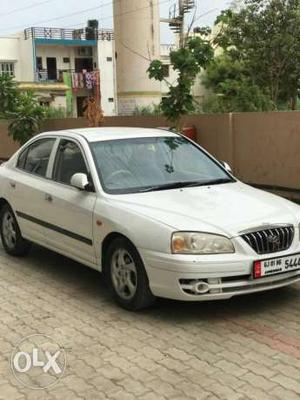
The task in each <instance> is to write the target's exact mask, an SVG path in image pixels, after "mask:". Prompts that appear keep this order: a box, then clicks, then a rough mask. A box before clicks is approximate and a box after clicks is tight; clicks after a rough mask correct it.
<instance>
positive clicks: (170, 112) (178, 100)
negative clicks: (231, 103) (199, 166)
mask: <svg viewBox="0 0 300 400" xmlns="http://www.w3.org/2000/svg"><path fill="white" fill-rule="evenodd" d="M201 33H202V35H201V37H195V38H188V39H187V40H186V42H185V44H184V46H183V47H181V48H179V49H178V50H174V51H171V52H170V61H171V65H172V66H173V69H174V70H175V71H177V72H178V79H177V81H176V83H174V84H170V83H169V82H168V81H167V80H166V78H165V69H164V65H163V63H162V62H161V61H160V60H154V61H152V62H151V64H150V67H149V69H148V73H149V77H150V79H156V80H158V81H160V82H162V81H164V80H165V81H166V82H167V84H168V86H169V92H168V94H167V95H166V97H164V98H163V99H162V101H161V105H160V106H161V111H162V113H163V115H165V116H166V118H167V119H168V120H169V121H170V122H171V124H172V125H173V126H172V127H175V128H176V129H180V126H179V125H180V119H181V117H182V116H183V115H186V114H189V113H192V112H193V111H194V110H195V101H194V99H193V96H192V94H191V89H192V87H193V84H194V82H195V79H196V77H197V75H198V74H199V72H200V71H201V69H202V68H206V67H207V65H208V64H209V63H210V61H211V60H212V58H213V48H212V46H211V44H210V42H209V40H208V35H209V34H210V30H209V29H207V28H203V29H202V30H201Z"/></svg>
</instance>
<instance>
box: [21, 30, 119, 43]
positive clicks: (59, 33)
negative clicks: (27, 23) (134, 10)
mask: <svg viewBox="0 0 300 400" xmlns="http://www.w3.org/2000/svg"><path fill="white" fill-rule="evenodd" d="M24 37H25V40H27V39H30V38H33V39H56V40H83V41H84V40H108V41H110V40H113V39H114V32H113V30H109V29H105V30H104V29H94V28H83V29H64V28H27V29H25V30H24Z"/></svg>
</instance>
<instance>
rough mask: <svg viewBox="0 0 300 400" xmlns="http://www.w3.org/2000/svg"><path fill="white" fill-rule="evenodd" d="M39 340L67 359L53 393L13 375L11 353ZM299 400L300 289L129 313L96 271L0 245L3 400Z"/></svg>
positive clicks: (52, 256) (0, 382)
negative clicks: (52, 343) (47, 339)
mask: <svg viewBox="0 0 300 400" xmlns="http://www.w3.org/2000/svg"><path fill="white" fill-rule="evenodd" d="M37 333H43V334H46V335H49V336H51V337H52V338H53V339H55V340H56V341H57V342H59V343H60V344H61V345H62V346H63V347H64V349H65V351H66V354H67V367H66V371H65V375H64V376H63V378H62V380H61V381H60V382H59V383H58V384H57V385H56V386H54V387H53V388H51V389H45V390H32V389H28V388H25V387H23V386H22V385H21V384H20V383H18V381H17V380H16V379H15V377H14V376H13V374H12V372H11V370H10V366H9V360H10V356H11V353H12V350H13V347H14V346H15V345H16V344H17V343H18V342H19V341H20V340H21V339H22V338H24V337H25V336H27V335H31V334H37ZM299 398H300V284H298V285H295V286H293V287H289V288H285V289H281V290H278V291H274V292H269V293H265V294H259V295H255V296H250V297H242V298H236V299H233V300H230V301H226V302H215V303H193V304H186V303H178V302H173V301H166V300H160V301H159V302H158V303H157V305H156V306H155V307H153V308H151V309H149V310H144V311H142V312H139V313H130V312H126V311H123V310H121V309H119V308H118V307H117V306H116V305H115V304H114V303H113V302H112V301H111V298H110V295H109V294H108V292H107V290H106V289H105V288H104V286H103V282H102V279H101V275H100V274H98V273H97V272H95V271H93V270H89V269H88V268H85V267H83V266H81V265H80V264H77V263H75V262H73V261H70V260H68V259H66V258H64V257H61V256H59V255H56V254H54V253H52V252H49V251H47V250H43V249H41V248H38V247H35V248H34V249H33V250H32V252H31V254H30V256H29V257H27V258H23V259H15V258H11V257H9V256H7V255H6V254H5V253H4V251H3V249H2V247H1V245H0V399H5V400H10V399H16V400H17V399H30V400H35V399H36V400H43V399H51V400H52V399H59V400H60V399H62V400H69V399H72V400H75V399H90V400H97V399H118V400H131V399H143V400H152V399H153V400H160V399H172V400H184V399H197V400H198V399H199V400H200V399H205V400H212V399H221V400H223V399H224V400H226V399H229V400H237V399H245V400H246V399H257V400H264V399H273V400H274V399H280V400H283V399H284V400H296V399H297V400H299Z"/></svg>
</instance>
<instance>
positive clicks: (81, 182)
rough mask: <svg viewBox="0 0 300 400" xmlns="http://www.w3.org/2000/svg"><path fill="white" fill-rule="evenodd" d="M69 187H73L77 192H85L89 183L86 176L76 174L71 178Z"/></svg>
mask: <svg viewBox="0 0 300 400" xmlns="http://www.w3.org/2000/svg"><path fill="white" fill-rule="evenodd" d="M71 186H74V187H76V188H77V189H79V190H87V189H88V188H89V186H90V182H89V179H88V177H87V175H86V174H83V173H77V174H74V175H73V176H72V178H71Z"/></svg>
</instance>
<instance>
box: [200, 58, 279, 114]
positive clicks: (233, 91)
mask: <svg viewBox="0 0 300 400" xmlns="http://www.w3.org/2000/svg"><path fill="white" fill-rule="evenodd" d="M203 82H204V84H205V86H206V87H207V88H208V89H210V91H211V92H212V93H213V94H212V95H211V96H208V97H207V98H206V99H205V101H204V103H203V111H204V112H206V113H225V112H245V111H268V110H270V109H273V108H274V107H273V103H272V101H271V99H270V96H269V95H267V94H266V93H264V91H263V90H262V89H261V88H260V87H259V86H258V85H257V84H256V83H255V82H254V81H253V79H251V76H250V74H249V73H248V70H247V67H246V66H245V64H244V63H243V62H242V61H240V60H239V59H236V58H235V59H234V58H233V57H231V56H230V55H229V54H228V53H224V54H222V55H220V56H218V57H216V58H215V59H214V61H213V62H212V63H210V65H209V66H208V68H207V70H206V74H205V77H204V79H203Z"/></svg>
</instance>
